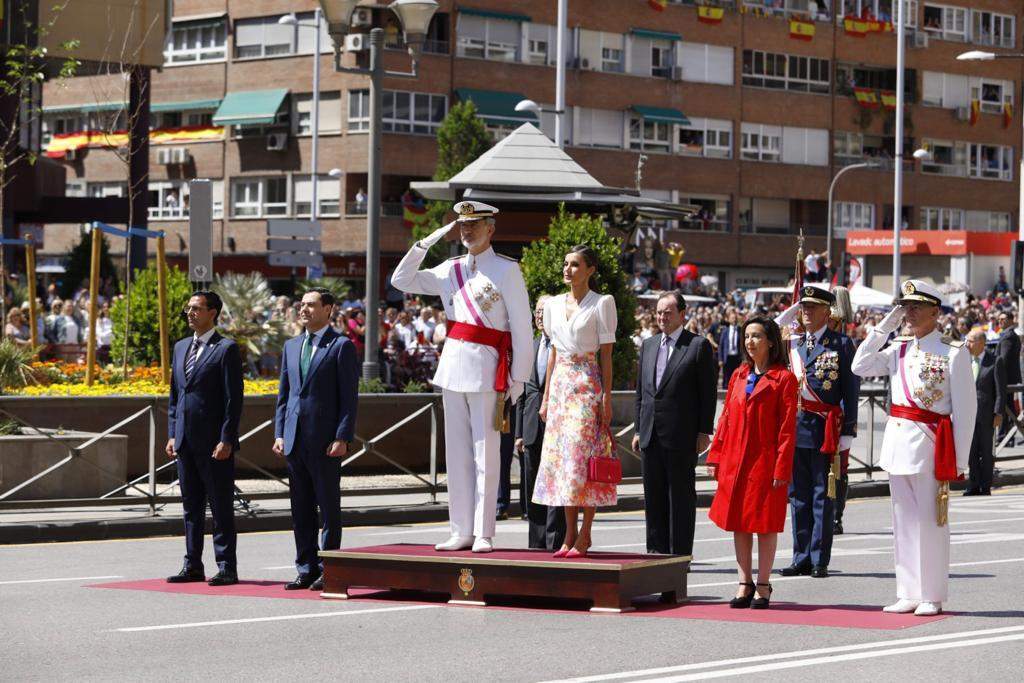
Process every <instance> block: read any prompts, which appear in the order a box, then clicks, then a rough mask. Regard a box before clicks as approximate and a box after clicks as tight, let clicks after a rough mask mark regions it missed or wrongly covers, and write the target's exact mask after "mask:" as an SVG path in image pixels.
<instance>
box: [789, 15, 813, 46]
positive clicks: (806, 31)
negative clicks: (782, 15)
mask: <svg viewBox="0 0 1024 683" xmlns="http://www.w3.org/2000/svg"><path fill="white" fill-rule="evenodd" d="M789 37H790V38H792V39H793V40H807V41H810V40H814V22H813V21H804V20H803V19H790V20H789Z"/></svg>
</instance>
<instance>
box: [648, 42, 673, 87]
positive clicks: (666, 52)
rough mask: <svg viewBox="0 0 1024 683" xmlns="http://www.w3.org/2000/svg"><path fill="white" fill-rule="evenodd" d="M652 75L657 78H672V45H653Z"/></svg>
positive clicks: (657, 43) (656, 43)
mask: <svg viewBox="0 0 1024 683" xmlns="http://www.w3.org/2000/svg"><path fill="white" fill-rule="evenodd" d="M651 75H652V76H654V77H656V78H671V77H672V45H671V44H668V45H664V44H661V42H660V41H658V42H655V43H653V44H652V45H651Z"/></svg>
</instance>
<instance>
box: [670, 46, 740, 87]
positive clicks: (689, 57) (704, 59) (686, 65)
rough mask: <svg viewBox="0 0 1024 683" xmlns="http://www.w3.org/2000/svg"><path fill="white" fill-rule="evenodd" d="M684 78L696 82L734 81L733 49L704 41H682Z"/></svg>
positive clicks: (681, 62)
mask: <svg viewBox="0 0 1024 683" xmlns="http://www.w3.org/2000/svg"><path fill="white" fill-rule="evenodd" d="M679 65H680V66H681V67H682V70H683V80H684V81H693V82H694V83H717V84H720V85H732V83H733V49H732V48H731V47H720V46H718V45H705V44H704V43H680V47H679Z"/></svg>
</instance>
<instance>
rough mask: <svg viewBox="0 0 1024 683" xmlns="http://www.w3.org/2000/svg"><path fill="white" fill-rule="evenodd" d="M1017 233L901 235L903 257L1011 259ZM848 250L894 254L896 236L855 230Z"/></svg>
mask: <svg viewBox="0 0 1024 683" xmlns="http://www.w3.org/2000/svg"><path fill="white" fill-rule="evenodd" d="M1014 239H1016V233H1009V232H968V231H965V230H949V231H931V230H903V231H901V232H900V253H901V254H924V255H933V256H963V255H966V254H978V255H982V256H1007V255H1009V253H1010V245H1011V244H1012V243H1013V240H1014ZM846 250H847V251H848V252H849V253H851V254H857V255H860V256H868V255H879V256H882V255H887V254H892V250H893V234H892V232H891V231H889V230H851V231H850V232H848V233H846Z"/></svg>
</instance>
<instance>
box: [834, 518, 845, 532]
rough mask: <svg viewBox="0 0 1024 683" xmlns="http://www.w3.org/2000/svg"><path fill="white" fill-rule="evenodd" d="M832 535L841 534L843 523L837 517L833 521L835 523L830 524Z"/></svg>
mask: <svg viewBox="0 0 1024 683" xmlns="http://www.w3.org/2000/svg"><path fill="white" fill-rule="evenodd" d="M832 535H833V536H842V535H843V523H842V522H841V521H839V520H838V519H837V520H836V521H835V524H833V525H832Z"/></svg>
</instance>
